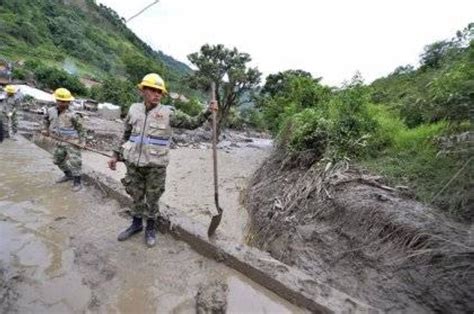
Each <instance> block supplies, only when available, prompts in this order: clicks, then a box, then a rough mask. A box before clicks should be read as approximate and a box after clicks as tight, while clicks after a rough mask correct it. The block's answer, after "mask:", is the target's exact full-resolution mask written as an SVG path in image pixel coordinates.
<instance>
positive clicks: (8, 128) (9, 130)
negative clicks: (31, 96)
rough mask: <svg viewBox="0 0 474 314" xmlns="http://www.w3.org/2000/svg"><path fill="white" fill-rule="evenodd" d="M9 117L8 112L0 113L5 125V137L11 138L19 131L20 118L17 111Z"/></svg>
mask: <svg viewBox="0 0 474 314" xmlns="http://www.w3.org/2000/svg"><path fill="white" fill-rule="evenodd" d="M11 114H12V115H11V116H10V117H9V116H8V113H7V112H0V119H1V120H2V125H3V136H4V137H10V136H13V135H14V134H16V132H17V130H18V116H17V113H16V111H13V112H12V113H11Z"/></svg>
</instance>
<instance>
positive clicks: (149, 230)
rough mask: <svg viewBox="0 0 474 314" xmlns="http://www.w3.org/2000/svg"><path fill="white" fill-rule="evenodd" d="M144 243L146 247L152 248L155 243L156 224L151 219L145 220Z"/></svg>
mask: <svg viewBox="0 0 474 314" xmlns="http://www.w3.org/2000/svg"><path fill="white" fill-rule="evenodd" d="M145 242H146V245H147V246H148V247H154V246H155V243H156V223H155V221H154V220H153V219H147V221H146V229H145Z"/></svg>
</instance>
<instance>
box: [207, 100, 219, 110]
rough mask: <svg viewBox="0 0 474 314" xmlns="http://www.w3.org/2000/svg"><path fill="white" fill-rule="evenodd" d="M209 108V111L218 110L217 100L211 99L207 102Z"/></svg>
mask: <svg viewBox="0 0 474 314" xmlns="http://www.w3.org/2000/svg"><path fill="white" fill-rule="evenodd" d="M209 110H210V111H217V110H219V106H218V104H217V100H211V102H210V103H209Z"/></svg>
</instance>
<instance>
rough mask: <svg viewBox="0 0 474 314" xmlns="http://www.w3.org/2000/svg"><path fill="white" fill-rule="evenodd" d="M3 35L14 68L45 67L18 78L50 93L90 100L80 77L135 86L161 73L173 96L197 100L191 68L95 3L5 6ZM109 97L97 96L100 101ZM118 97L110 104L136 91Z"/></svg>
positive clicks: (36, 1)
mask: <svg viewBox="0 0 474 314" xmlns="http://www.w3.org/2000/svg"><path fill="white" fill-rule="evenodd" d="M0 29H1V30H2V31H1V32H0V55H1V56H5V57H6V58H8V59H10V60H12V61H14V62H18V61H26V63H28V62H30V63H33V64H35V63H36V64H40V67H39V68H38V67H35V68H31V67H22V66H20V65H17V66H16V67H15V70H14V76H15V77H16V78H19V79H28V78H31V79H34V80H36V81H37V82H38V83H39V84H40V85H41V86H42V87H45V88H49V89H55V88H57V87H58V86H66V87H69V88H70V89H71V90H72V91H74V92H75V93H76V94H79V95H82V96H87V95H88V91H87V89H86V88H85V87H84V86H83V85H81V84H79V83H78V82H79V80H78V78H79V77H87V78H92V79H96V80H99V81H102V80H103V81H104V82H105V83H109V81H110V80H111V79H112V78H115V79H117V78H122V79H128V80H131V81H132V82H133V83H134V84H135V83H137V82H138V81H139V80H140V79H141V78H142V77H143V75H144V74H146V73H149V72H152V71H156V72H158V73H160V74H161V75H162V76H163V77H164V78H165V80H166V81H167V83H168V85H169V86H170V89H171V90H174V91H177V92H180V93H182V92H188V93H191V94H192V95H195V94H196V92H195V91H194V92H193V91H192V90H191V89H190V88H189V87H188V86H186V85H185V84H183V83H182V82H181V78H182V77H183V76H185V75H187V74H189V73H191V70H190V69H189V68H188V67H187V66H186V65H185V64H183V63H180V62H178V61H176V60H174V59H173V58H171V57H169V56H166V55H165V54H163V53H162V52H156V51H154V50H153V49H152V48H151V47H150V46H149V45H147V44H146V43H144V42H143V41H142V40H140V39H139V38H138V37H137V36H136V35H135V34H134V33H133V32H132V31H130V30H129V29H128V28H127V26H126V25H125V22H124V20H123V19H122V18H120V17H119V16H118V15H117V13H115V12H114V11H113V10H112V9H110V8H108V7H106V6H104V5H101V4H100V5H98V4H96V3H95V1H93V0H76V1H60V0H31V1H23V0H9V1H0ZM66 72H67V73H66ZM46 76H53V78H51V79H49V78H46ZM58 84H59V85H58ZM109 85H110V84H109ZM122 85H124V84H122ZM122 85H120V84H119V85H118V86H122ZM127 87H128V86H127ZM107 93H108V91H105V90H104V91H102V92H100V93H98V92H97V89H96V90H94V91H93V94H94V95H97V94H99V95H105V94H107ZM117 94H120V95H122V96H120V97H118V96H117V97H115V98H114V99H108V101H116V100H120V101H125V100H130V99H132V98H133V95H134V94H135V91H126V90H122V91H119V92H117ZM124 94H128V95H126V96H125V95H124ZM118 104H120V105H122V106H124V107H126V106H128V105H129V104H127V103H122V102H120V103H118Z"/></svg>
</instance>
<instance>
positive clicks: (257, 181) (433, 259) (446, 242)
mask: <svg viewBox="0 0 474 314" xmlns="http://www.w3.org/2000/svg"><path fill="white" fill-rule="evenodd" d="M405 194H406V192H405ZM245 202H246V208H247V210H248V211H249V215H250V217H251V226H250V232H249V235H248V241H249V243H250V244H252V245H255V246H257V247H259V248H260V249H263V250H266V251H268V252H269V253H270V254H271V255H272V256H273V257H275V258H277V259H279V260H281V261H282V262H284V263H286V264H288V265H291V266H296V267H298V268H300V269H302V270H303V271H305V272H307V273H309V274H310V275H312V276H314V277H315V279H318V280H320V281H322V282H323V283H327V284H329V285H331V286H333V287H334V288H336V289H339V290H341V291H343V292H346V293H348V294H350V295H352V296H354V297H357V298H359V299H361V300H364V301H365V302H367V303H369V304H371V305H373V306H376V307H378V308H381V309H384V310H387V311H408V312H414V311H416V312H433V311H436V312H450V313H453V312H459V313H462V312H471V311H472V310H473V309H474V298H473V297H472V296H473V295H474V285H473V284H472V283H473V282H474V267H473V265H474V247H473V243H472V233H473V230H472V228H470V226H468V225H463V224H460V223H457V222H455V221H453V220H451V219H450V218H449V217H446V216H445V215H444V214H443V213H441V212H439V211H438V210H436V209H433V208H430V207H428V206H425V205H423V204H421V203H419V202H416V201H414V200H412V199H410V198H409V196H407V195H404V192H403V191H398V190H396V189H394V188H390V187H388V186H385V185H384V184H383V181H382V179H381V178H380V177H374V176H371V175H370V174H368V173H365V172H364V171H361V170H359V169H355V168H353V167H349V166H348V164H347V163H341V164H337V165H331V164H326V163H322V162H314V160H312V158H311V156H310V155H304V154H302V155H299V156H292V155H291V154H288V153H286V152H283V151H276V152H275V153H274V155H273V156H272V157H271V158H270V159H268V160H267V161H266V162H265V163H264V165H263V166H262V167H261V168H260V169H259V171H257V173H256V174H255V176H254V178H253V181H252V182H251V184H250V186H249V188H248V190H247V195H246V199H245Z"/></svg>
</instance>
